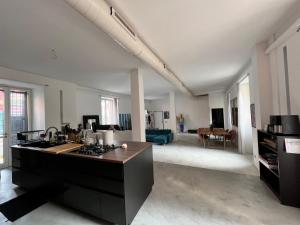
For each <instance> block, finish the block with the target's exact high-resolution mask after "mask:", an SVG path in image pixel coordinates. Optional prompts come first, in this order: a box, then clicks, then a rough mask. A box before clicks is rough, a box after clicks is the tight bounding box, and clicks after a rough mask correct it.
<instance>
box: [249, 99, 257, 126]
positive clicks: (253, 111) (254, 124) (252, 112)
mask: <svg viewBox="0 0 300 225" xmlns="http://www.w3.org/2000/svg"><path fill="white" fill-rule="evenodd" d="M250 111H251V124H252V127H253V128H256V118H255V105H254V104H251V105H250Z"/></svg>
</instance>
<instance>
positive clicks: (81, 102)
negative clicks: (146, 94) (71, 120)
mask: <svg viewBox="0 0 300 225" xmlns="http://www.w3.org/2000/svg"><path fill="white" fill-rule="evenodd" d="M76 96H77V97H76V98H77V114H76V118H77V124H78V123H82V116H83V115H99V116H101V105H100V97H101V96H110V97H115V98H118V99H119V113H131V98H130V95H121V94H117V93H113V92H108V91H103V90H95V89H90V88H84V87H77V91H76ZM149 104H150V102H149V101H148V100H145V108H146V107H149ZM146 109H147V108H146Z"/></svg>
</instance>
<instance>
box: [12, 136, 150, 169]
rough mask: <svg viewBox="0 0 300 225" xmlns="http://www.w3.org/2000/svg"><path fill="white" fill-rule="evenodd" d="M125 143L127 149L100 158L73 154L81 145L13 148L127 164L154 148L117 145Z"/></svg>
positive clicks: (16, 146)
mask: <svg viewBox="0 0 300 225" xmlns="http://www.w3.org/2000/svg"><path fill="white" fill-rule="evenodd" d="M124 143H126V144H127V149H122V148H118V149H115V150H113V151H110V152H107V153H104V154H102V155H100V156H90V155H81V154H76V153H72V151H73V150H75V149H78V148H80V147H82V146H83V145H81V144H73V143H70V144H64V145H59V146H55V147H51V148H45V149H41V148H33V147H22V146H20V145H14V146H12V148H18V149H29V150H34V151H40V152H45V153H49V154H57V155H59V154H62V155H69V156H74V157H82V158H89V159H93V160H99V161H108V162H113V163H121V164H125V163H126V162H127V161H129V160H130V159H132V158H134V157H135V156H137V155H138V154H140V153H141V152H143V151H145V150H146V149H148V148H149V147H152V144H151V143H149V142H125V141H124V142H122V143H115V145H121V144H124Z"/></svg>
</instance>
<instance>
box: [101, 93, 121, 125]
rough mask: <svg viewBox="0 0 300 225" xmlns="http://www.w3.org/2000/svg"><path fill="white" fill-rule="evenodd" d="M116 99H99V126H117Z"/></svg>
mask: <svg viewBox="0 0 300 225" xmlns="http://www.w3.org/2000/svg"><path fill="white" fill-rule="evenodd" d="M118 103H119V101H118V98H112V97H101V124H102V125H115V124H119V119H118V118H119V109H118Z"/></svg>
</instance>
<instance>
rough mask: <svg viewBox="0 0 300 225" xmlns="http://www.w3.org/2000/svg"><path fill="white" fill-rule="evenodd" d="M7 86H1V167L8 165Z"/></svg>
mask: <svg viewBox="0 0 300 225" xmlns="http://www.w3.org/2000/svg"><path fill="white" fill-rule="evenodd" d="M8 97H9V93H8V89H7V88H0V169H2V168H5V167H7V166H8V161H9V159H8V128H9V126H8V118H9V117H8V116H9V112H8V106H9V102H8V101H7V99H8Z"/></svg>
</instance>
